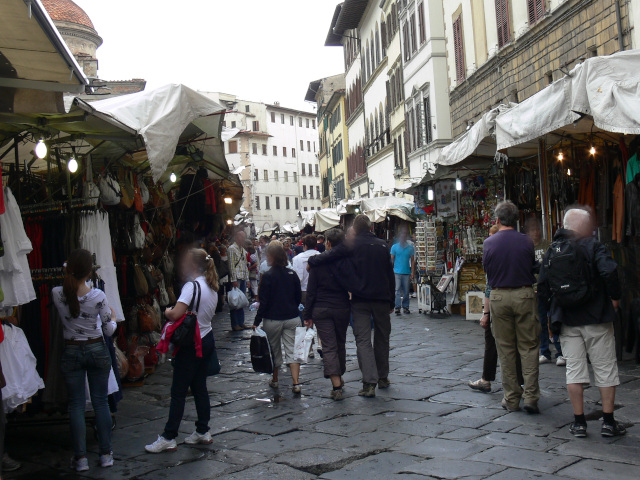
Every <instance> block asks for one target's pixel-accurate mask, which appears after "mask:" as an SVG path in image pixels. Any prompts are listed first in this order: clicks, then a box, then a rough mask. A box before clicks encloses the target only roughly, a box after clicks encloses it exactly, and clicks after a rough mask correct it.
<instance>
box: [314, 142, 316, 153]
mask: <svg viewBox="0 0 640 480" xmlns="http://www.w3.org/2000/svg"><path fill="white" fill-rule="evenodd" d="M315 151H316V142H313V153H315Z"/></svg>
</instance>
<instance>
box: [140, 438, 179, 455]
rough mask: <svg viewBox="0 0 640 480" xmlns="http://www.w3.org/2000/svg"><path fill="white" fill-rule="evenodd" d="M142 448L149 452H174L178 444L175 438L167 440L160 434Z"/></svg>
mask: <svg viewBox="0 0 640 480" xmlns="http://www.w3.org/2000/svg"><path fill="white" fill-rule="evenodd" d="M144 449H145V450H146V451H147V452H149V453H162V452H175V451H176V450H177V449H178V444H177V443H176V441H175V439H174V440H167V439H166V438H164V437H163V436H162V435H160V436H159V437H158V439H157V440H156V441H155V442H153V443H152V444H151V445H147V446H145V447H144Z"/></svg>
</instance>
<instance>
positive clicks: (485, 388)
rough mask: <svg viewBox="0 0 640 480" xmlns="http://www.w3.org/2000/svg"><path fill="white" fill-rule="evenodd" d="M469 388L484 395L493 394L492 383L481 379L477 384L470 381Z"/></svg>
mask: <svg viewBox="0 0 640 480" xmlns="http://www.w3.org/2000/svg"><path fill="white" fill-rule="evenodd" d="M469 388H471V389H472V390H477V391H479V392H483V393H491V382H487V381H486V380H483V379H480V380H476V381H475V382H472V381H469Z"/></svg>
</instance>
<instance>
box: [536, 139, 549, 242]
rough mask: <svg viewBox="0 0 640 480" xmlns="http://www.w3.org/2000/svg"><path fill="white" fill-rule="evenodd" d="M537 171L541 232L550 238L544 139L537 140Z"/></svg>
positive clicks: (546, 237) (547, 238)
mask: <svg viewBox="0 0 640 480" xmlns="http://www.w3.org/2000/svg"><path fill="white" fill-rule="evenodd" d="M538 173H539V178H540V209H541V210H542V234H543V236H544V239H545V240H549V239H550V238H551V231H550V222H549V207H548V205H547V201H548V199H547V189H546V185H547V156H546V145H545V141H544V139H540V140H538Z"/></svg>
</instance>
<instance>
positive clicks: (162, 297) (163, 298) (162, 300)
mask: <svg viewBox="0 0 640 480" xmlns="http://www.w3.org/2000/svg"><path fill="white" fill-rule="evenodd" d="M158 303H159V304H160V306H161V307H163V308H164V307H166V306H167V305H169V303H170V300H169V294H168V293H167V288H166V287H165V284H164V280H162V281H161V282H158Z"/></svg>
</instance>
